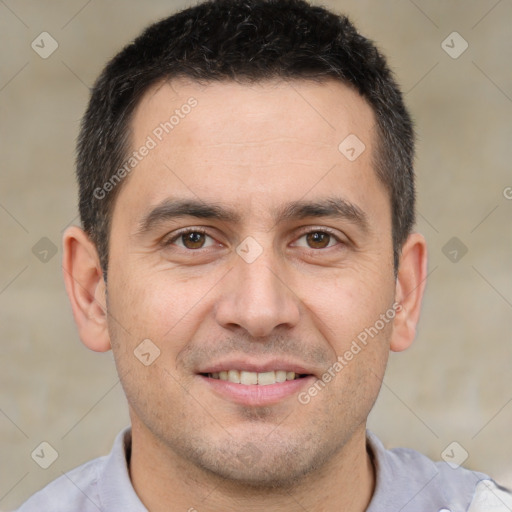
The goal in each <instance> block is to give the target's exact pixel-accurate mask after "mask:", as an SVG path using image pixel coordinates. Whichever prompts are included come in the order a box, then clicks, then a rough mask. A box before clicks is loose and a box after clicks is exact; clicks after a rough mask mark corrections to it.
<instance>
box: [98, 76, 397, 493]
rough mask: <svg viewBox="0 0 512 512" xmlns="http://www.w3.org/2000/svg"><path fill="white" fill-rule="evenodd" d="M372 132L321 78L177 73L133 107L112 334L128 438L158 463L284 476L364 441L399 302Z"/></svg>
mask: <svg viewBox="0 0 512 512" xmlns="http://www.w3.org/2000/svg"><path fill="white" fill-rule="evenodd" d="M190 98H194V99H193V100H190ZM187 103H188V105H189V106H190V105H193V106H191V107H190V108H188V107H184V105H186V104H187ZM176 110H177V111H178V112H177V113H176V116H175V119H173V120H172V123H173V124H172V128H171V127H170V126H171V124H168V125H165V124H161V123H165V122H169V119H170V117H171V115H173V114H175V111H176ZM177 119H179V120H178V121H176V120H177ZM374 124H375V120H374V116H373V113H372V110H371V108H370V107H369V106H368V105H367V104H366V102H365V101H364V100H363V99H362V98H361V97H360V96H359V95H358V94H357V93H356V92H354V91H353V90H351V89H349V88H347V87H346V86H344V85H343V84H340V83H338V82H334V81H328V82H325V83H322V84H318V83H312V82H307V81H293V82H289V83H286V82H277V81H276V82H264V83H258V84H256V85H241V84H237V83H230V82H224V83H215V84H213V83H212V84H207V85H199V84H196V83H190V82H185V81H173V82H172V84H171V83H166V84H164V85H160V86H159V87H157V88H154V89H152V90H151V91H150V92H149V93H147V94H146V95H145V97H144V98H143V100H142V101H141V103H140V105H139V106H138V108H137V110H136V112H135V115H134V117H133V120H132V128H133V140H132V142H133V149H134V150H136V151H139V148H141V147H142V146H144V145H145V146H146V147H149V150H148V151H144V150H142V151H139V154H138V157H137V158H138V160H137V163H136V166H134V168H133V170H131V171H130V174H129V177H128V178H127V179H126V182H125V183H123V185H122V189H121V190H120V193H119V195H118V197H117V199H116V204H115V208H114V212H113V217H112V225H111V239H110V254H109V274H108V286H107V298H108V300H107V309H108V322H109V323H108V329H109V334H110V340H111V344H112V349H113V352H114V356H115V360H116V365H117V367H118V371H119V374H120V376H121V381H122V384H123V387H124V389H125V392H126V395H127V398H128V402H129V406H130V413H131V417H132V422H133V428H134V429H137V431H138V432H140V433H143V435H144V436H145V437H146V438H147V439H151V442H153V443H155V444H157V445H158V446H159V449H160V451H161V452H162V453H165V454H166V456H167V457H174V458H175V459H178V458H181V459H183V460H187V461H188V462H189V463H191V464H193V465H194V466H195V467H197V468H203V469H205V470H208V471H210V472H214V473H216V474H218V475H220V476H223V477H227V478H230V479H233V480H238V481H240V482H246V483H249V482H250V483H252V484H254V485H264V484H267V483H270V482H273V483H274V484H277V483H282V484H285V483H286V482H292V481H294V480H296V479H297V478H299V477H300V476H302V475H305V474H308V472H310V471H312V469H313V468H318V467H321V466H322V465H325V464H326V463H328V462H329V461H330V460H331V459H332V457H333V456H335V455H336V454H339V453H340V452H341V451H342V450H343V449H344V447H346V446H347V443H349V441H350V439H352V438H353V436H354V435H356V433H361V432H363V431H364V429H365V421H366V418H367V416H368V413H369V411H370V409H371V407H372V405H373V403H374V401H375V399H376V396H377V394H378V391H379V388H380V384H381V380H382V376H383V373H384V368H385V365H386V361H387V354H388V351H389V346H390V337H391V333H392V329H393V320H392V317H393V315H392V314H390V311H391V312H394V310H393V302H394V298H395V279H394V274H393V250H392V241H391V211H390V203H389V197H388V194H387V192H386V190H385V188H384V186H383V185H382V183H381V182H380V181H379V180H378V178H377V177H376V174H375V171H374V169H373V167H372V162H373V156H374V155H373V148H374V147H375V144H376V140H375V133H374V130H373V127H374ZM350 135H351V138H349V139H347V142H345V143H344V144H345V145H343V144H342V145H341V150H340V149H339V146H340V143H342V141H344V140H345V139H346V138H347V137H348V136H350ZM354 135H355V136H357V138H358V139H359V141H361V142H362V143H363V144H364V145H365V148H364V151H363V152H362V153H361V154H360V155H359V156H357V155H358V153H359V152H360V150H361V149H362V148H363V146H362V145H360V143H357V144H356V142H357V140H356V139H355V138H354ZM148 137H149V139H148ZM150 139H151V141H150ZM354 141H356V142H354ZM350 148H354V151H352V150H351V149H350ZM142 153H147V154H146V156H142ZM354 156H356V157H357V158H354ZM139 157H140V158H139ZM349 157H350V158H349ZM383 317H385V319H386V321H383ZM365 329H366V330H367V331H365ZM364 332H366V333H367V335H366V338H367V340H366V343H365V344H363V343H362V342H361V340H362V339H364V334H362V333H364ZM368 332H371V333H372V335H371V336H370V335H368ZM358 336H359V338H358ZM358 339H359V342H357V340H358ZM143 340H146V341H144V343H143V344H142V345H141V342H143ZM147 340H150V341H147ZM354 341H356V345H357V346H358V347H359V349H360V350H359V351H357V349H356V348H355V345H354ZM347 353H348V355H347ZM136 354H138V355H139V357H136ZM349 354H352V357H350V355H349ZM141 359H142V362H141ZM329 376H330V378H329ZM226 378H227V379H229V380H224V379H226ZM240 379H241V380H242V382H241V383H240V382H237V381H239V380H240ZM319 379H320V380H319ZM315 389H316V391H315ZM141 435H142V434H141Z"/></svg>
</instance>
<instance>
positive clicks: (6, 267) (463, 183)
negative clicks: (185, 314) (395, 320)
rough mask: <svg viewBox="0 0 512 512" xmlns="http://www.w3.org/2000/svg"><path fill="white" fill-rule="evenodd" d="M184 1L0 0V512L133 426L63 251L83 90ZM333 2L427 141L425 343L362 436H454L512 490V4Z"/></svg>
mask: <svg viewBox="0 0 512 512" xmlns="http://www.w3.org/2000/svg"><path fill="white" fill-rule="evenodd" d="M186 5H190V2H186V1H174V2H172V1H161V0H160V1H155V0H153V1H151V2H135V1H130V2H128V1H120V0H110V1H100V0H92V1H89V2H87V1H86V0H73V1H66V2H64V1H47V2H36V1H14V0H0V42H1V45H2V56H1V63H0V66H1V68H0V69H1V71H0V73H1V74H0V120H1V123H0V129H1V132H0V142H1V148H2V153H1V154H2V160H1V164H2V170H1V172H0V180H1V182H0V233H1V234H0V243H1V246H0V247H1V252H0V255H1V266H0V325H1V338H2V341H1V345H0V383H1V387H0V389H1V391H0V439H1V442H0V450H1V451H0V509H3V510H9V509H12V508H13V507H15V506H17V505H18V504H19V503H20V502H21V501H23V500H24V499H26V498H27V497H28V496H29V495H30V494H32V493H33V492H34V491H36V490H37V489H39V488H40V487H41V486H42V485H43V484H45V483H47V482H49V481H50V480H52V479H54V478H56V477H58V476H60V475H61V474H62V472H64V471H67V470H68V469H70V468H72V467H74V466H76V465H78V464H80V463H82V462H84V461H86V460H88V459H91V458H93V457H96V456H99V455H101V454H105V453H107V452H108V450H109V449H110V446H111V443H112V441H113V438H114V436H115V434H116V433H117V432H118V431H119V430H120V429H121V428H122V427H123V426H124V425H126V424H127V422H128V417H127V413H126V404H125V400H124V396H123V394H122V390H121V388H120V385H119V381H118V379H117V375H116V372H115V369H114V366H113V362H112V357H111V355H110V354H96V353H92V352H89V351H87V350H86V349H85V348H84V347H83V346H82V345H81V343H80V341H79V339H78V336H77V333H76V330H75V327H74V324H73V320H72V316H71V309H70V306H69V304H68V300H67V297H66V295H65V292H64V287H63V283H62V278H61V268H60V258H61V241H60V239H61V235H62V231H63V229H64V228H65V227H66V226H67V225H68V224H70V223H73V222H77V219H76V214H77V209H76V206H75V205H76V188H75V181H74V144H75V138H76V135H77V130H78V124H79V120H80V117H81V115H82V113H83V111H84V109H85V105H86V102H87V99H88V94H89V90H88V87H90V86H91V85H92V83H93V81H94V79H95V77H96V76H97V75H98V73H99V72H100V70H101V68H102V67H103V65H104V64H105V62H106V60H107V59H108V58H110V57H111V56H112V55H113V54H114V53H115V52H117V51H118V50H119V49H120V48H121V47H122V46H123V45H124V44H126V43H127V42H128V41H129V40H130V39H132V38H133V37H134V36H136V35H137V34H138V33H139V31H140V30H141V29H142V28H143V27H144V26H145V25H147V24H148V23H149V22H152V21H155V20H157V19H159V18H161V17H164V16H165V15H167V14H169V13H171V12H173V11H174V10H176V9H178V8H180V7H182V6H186ZM325 5H328V6H331V7H333V8H334V9H336V10H338V11H340V12H345V13H348V14H349V15H350V16H351V17H352V19H353V21H354V22H355V23H356V24H357V26H358V27H359V29H360V30H361V32H362V33H364V34H365V35H367V36H368V37H370V38H372V39H374V40H375V41H376V42H377V43H378V44H379V45H380V46H381V48H382V49H383V50H384V52H385V53H386V54H387V55H388V56H389V60H390V63H391V65H392V67H393V68H394V70H395V72H396V74H397V77H398V80H399V82H400V83H401V84H402V86H403V90H404V91H406V101H407V104H408V106H409V107H410V109H411V111H412V113H413V116H414V118H415V120H416V126H417V131H418V136H419V143H418V158H417V174H418V195H419V202H418V209H419V222H418V229H419V230H420V231H421V232H423V233H424V234H425V236H426V237H427V239H428V242H429V247H430V263H429V271H430V275H429V278H428V285H427V295H426V299H425V304H424V308H423V317H422V320H421V324H420V328H419V333H418V338H417V341H416V343H415V345H414V346H413V347H412V348H411V349H410V350H409V351H408V352H405V353H402V354H398V355H393V356H392V358H391V361H390V366H389V372H388V374H387V377H386V379H385V384H384V386H383V389H382V392H381V395H380V398H379V400H378V403H377V406H376V408H375V410H374V412H373V413H372V415H371V417H370V428H371V429H372V430H374V431H375V432H376V433H377V434H378V435H380V437H381V438H382V439H383V441H384V442H385V444H386V445H388V446H397V445H402V446H409V447H413V448H416V449H418V450H420V451H422V452H424V453H426V454H428V455H429V456H431V457H432V458H435V459H439V458H440V457H441V453H442V452H443V450H444V449H445V448H446V446H447V445H449V444H450V443H451V442H452V441H457V442H458V443H459V444H460V445H461V446H462V447H463V448H464V449H465V450H466V451H467V452H468V454H469V458H468V459H467V460H466V462H465V464H466V465H467V466H468V467H470V468H473V469H479V470H481V471H484V472H487V473H490V474H491V475H493V476H494V477H496V478H497V479H498V480H500V481H501V482H503V483H506V484H508V485H512V463H511V460H512V458H511V456H512V441H511V435H510V433H511V423H512V404H511V401H512V387H511V385H510V383H511V382H512V379H511V378H510V373H511V368H512V344H511V343H510V333H511V326H512V243H511V242H512V227H511V217H512V200H511V199H507V198H506V197H505V196H506V195H508V197H510V198H512V188H507V187H512V172H511V163H510V162H511V161H512V150H511V134H512V130H511V123H510V120H511V116H512V82H511V79H512V73H511V62H512V43H511V40H512V38H511V36H512V2H510V0H501V1H497V0H479V1H468V0H460V1H456V0H451V1H450V2H446V1H445V0H438V1H434V0H428V1H420V0H415V3H413V2H412V1H408V0H393V1H391V0H389V1H383V0H365V1H361V0H359V1H356V0H351V1H341V0H332V1H330V2H326V3H325ZM43 31H46V32H49V33H50V34H51V36H52V37H53V38H54V39H55V40H56V41H57V42H58V45H59V46H58V49H57V50H56V51H55V52H54V53H53V54H52V55H51V56H50V57H49V58H47V59H42V58H41V57H40V56H39V55H38V54H37V53H36V52H35V51H34V50H33V49H32V48H31V42H32V41H33V40H34V39H35V38H36V37H37V36H38V35H39V34H40V33H41V32H43ZM453 31H457V32H458V33H460V35H461V36H462V37H463V38H464V39H465V40H466V41H467V42H468V44H469V47H468V49H467V50H466V51H465V52H464V53H463V54H462V55H460V56H459V57H458V58H457V59H454V58H452V57H450V56H449V55H448V54H447V53H446V52H445V51H444V50H443V48H442V46H441V43H442V42H443V40H445V39H446V38H447V36H448V35H449V34H451V33H452V32H453ZM452 39H453V37H452ZM448 44H450V45H451V46H454V50H453V51H457V50H458V49H460V48H461V46H460V41H459V40H454V43H453V44H452V43H451V39H448ZM43 237H47V238H48V239H49V240H51V242H52V243H53V244H55V246H56V248H57V250H58V251H57V254H55V255H54V256H53V257H50V256H51V252H50V253H48V256H47V257H48V258H49V261H47V262H46V263H44V262H41V261H40V260H39V259H38V258H37V257H36V256H35V255H34V254H33V252H32V248H33V246H34V245H35V244H36V243H38V241H39V240H40V239H41V238H43ZM452 237H457V238H458V239H459V240H460V243H462V244H464V246H465V247H467V254H465V255H464V256H463V257H462V258H460V255H461V254H462V253H461V252H460V248H459V249H456V250H458V253H457V257H458V258H460V260H459V261H457V262H452V261H451V260H450V259H449V258H448V257H447V256H446V255H445V254H444V253H443V247H444V246H445V244H446V243H447V242H448V241H449V240H450V239H451V238H452ZM40 243H45V242H40ZM46 243H47V242H46ZM454 248H455V247H451V246H448V249H445V252H446V253H447V254H448V256H450V257H453V256H454V254H453V253H452V255H450V254H449V251H451V250H453V249H454ZM42 441H47V442H49V443H50V444H51V445H52V446H53V447H54V448H55V449H56V450H57V452H58V453H59V457H58V459H57V460H56V461H55V463H54V464H53V465H52V466H51V467H50V468H49V469H47V470H43V469H41V468H40V467H39V466H38V465H36V463H35V462H34V461H33V460H32V458H31V456H30V454H31V452H32V451H33V450H34V449H35V448H36V447H37V446H38V445H39V444H40V443H41V442H42ZM457 450H459V451H458V452H457V453H458V454H460V453H461V451H460V448H457Z"/></svg>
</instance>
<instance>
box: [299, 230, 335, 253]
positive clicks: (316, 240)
mask: <svg viewBox="0 0 512 512" xmlns="http://www.w3.org/2000/svg"><path fill="white" fill-rule="evenodd" d="M301 240H302V241H303V243H301ZM337 243H339V242H338V240H337V239H336V237H335V236H334V235H332V234H331V233H327V232H326V231H311V232H309V233H306V234H304V235H302V236H301V237H300V238H298V239H297V242H295V244H294V245H296V246H299V247H309V248H310V249H325V248H327V247H332V246H333V245H336V244H337Z"/></svg>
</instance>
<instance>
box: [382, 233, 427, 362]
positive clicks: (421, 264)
mask: <svg viewBox="0 0 512 512" xmlns="http://www.w3.org/2000/svg"><path fill="white" fill-rule="evenodd" d="M426 278H427V244H426V242H425V238H424V237H423V236H422V235H420V234H419V233H412V234H411V235H409V237H408V238H407V240H406V241H405V243H404V245H403V247H402V254H401V257H400V266H399V268H398V276H397V280H396V293H395V298H396V299H395V300H396V302H397V303H399V304H400V305H401V309H400V312H399V313H397V315H396V317H395V320H394V323H393V334H392V337H391V344H390V348H391V350H393V351H394V352H400V351H402V350H405V349H406V348H409V346H410V345H411V344H412V342H413V341H414V337H415V336H416V325H417V323H418V320H419V316H420V310H421V302H422V299H423V292H424V290H425V283H426Z"/></svg>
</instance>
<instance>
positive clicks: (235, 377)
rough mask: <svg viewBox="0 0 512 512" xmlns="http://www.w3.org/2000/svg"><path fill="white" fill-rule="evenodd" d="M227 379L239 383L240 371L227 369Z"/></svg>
mask: <svg viewBox="0 0 512 512" xmlns="http://www.w3.org/2000/svg"><path fill="white" fill-rule="evenodd" d="M228 380H229V382H236V383H237V384H240V372H239V371H238V370H228Z"/></svg>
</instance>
